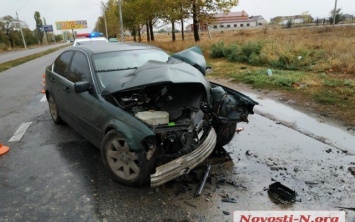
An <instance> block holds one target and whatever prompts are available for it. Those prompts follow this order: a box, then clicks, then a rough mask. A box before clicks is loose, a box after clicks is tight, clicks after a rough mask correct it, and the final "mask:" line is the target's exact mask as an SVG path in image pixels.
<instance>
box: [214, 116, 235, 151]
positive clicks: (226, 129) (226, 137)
mask: <svg viewBox="0 0 355 222" xmlns="http://www.w3.org/2000/svg"><path fill="white" fill-rule="evenodd" d="M236 128H237V123H222V122H220V123H218V125H217V126H216V127H215V130H216V133H217V142H216V147H221V146H224V145H226V144H228V143H229V142H230V141H231V140H232V139H233V137H234V134H235V130H236Z"/></svg>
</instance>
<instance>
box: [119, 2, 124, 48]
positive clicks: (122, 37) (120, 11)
mask: <svg viewBox="0 0 355 222" xmlns="http://www.w3.org/2000/svg"><path fill="white" fill-rule="evenodd" d="M118 13H119V14H120V28H121V42H123V40H124V33H123V20H122V5H121V0H118Z"/></svg>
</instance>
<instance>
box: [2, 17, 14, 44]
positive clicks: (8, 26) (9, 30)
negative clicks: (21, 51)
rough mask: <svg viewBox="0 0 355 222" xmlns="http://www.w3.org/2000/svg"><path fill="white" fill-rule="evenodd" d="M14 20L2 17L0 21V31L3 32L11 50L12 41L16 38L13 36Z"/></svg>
mask: <svg viewBox="0 0 355 222" xmlns="http://www.w3.org/2000/svg"><path fill="white" fill-rule="evenodd" d="M15 23H16V19H14V18H13V17H12V16H11V15H7V16H4V17H2V18H1V19H0V30H1V32H3V33H4V34H5V36H6V38H7V40H8V41H9V42H10V45H11V48H13V47H14V40H15V38H16V35H15V26H14V24H15Z"/></svg>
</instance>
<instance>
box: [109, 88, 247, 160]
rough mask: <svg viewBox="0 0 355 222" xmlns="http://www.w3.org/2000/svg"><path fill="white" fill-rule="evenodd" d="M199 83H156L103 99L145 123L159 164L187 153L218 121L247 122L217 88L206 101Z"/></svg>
mask: <svg viewBox="0 0 355 222" xmlns="http://www.w3.org/2000/svg"><path fill="white" fill-rule="evenodd" d="M206 94H207V93H206V89H205V87H204V85H202V84H199V83H179V84H173V83H160V84H154V85H146V86H141V87H137V88H134V89H131V90H124V91H119V92H116V93H113V94H110V95H109V96H106V99H107V100H108V101H109V102H111V103H112V104H114V105H115V106H118V107H120V108H121V109H123V110H125V111H127V112H129V113H131V114H132V115H134V116H135V117H136V118H138V119H140V120H142V121H143V122H145V123H146V124H148V125H149V126H150V127H151V128H152V130H153V131H154V132H155V133H156V146H157V147H156V148H157V149H156V150H157V159H158V161H159V162H160V163H161V164H163V163H166V162H169V161H171V160H173V159H176V158H178V157H180V156H182V155H185V154H187V153H190V152H191V151H193V150H194V149H195V147H197V146H198V145H199V143H200V142H201V141H202V140H203V139H204V137H205V136H206V135H207V133H208V132H209V130H210V128H211V127H213V126H216V125H218V123H219V122H224V121H227V122H240V121H247V114H248V112H246V110H244V109H245V106H241V107H238V101H237V99H236V98H237V97H235V96H233V95H232V94H228V93H227V92H226V91H225V90H224V89H223V88H221V87H220V86H213V87H212V88H211V97H210V99H211V101H208V99H207V97H208V96H207V95H206Z"/></svg>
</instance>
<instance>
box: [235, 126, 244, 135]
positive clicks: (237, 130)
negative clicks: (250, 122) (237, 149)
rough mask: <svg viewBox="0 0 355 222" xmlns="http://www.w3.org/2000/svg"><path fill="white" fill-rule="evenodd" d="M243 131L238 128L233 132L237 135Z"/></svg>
mask: <svg viewBox="0 0 355 222" xmlns="http://www.w3.org/2000/svg"><path fill="white" fill-rule="evenodd" d="M243 130H244V128H243V127H240V128H237V129H236V130H235V132H237V134H238V133H240V132H242V131H243Z"/></svg>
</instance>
